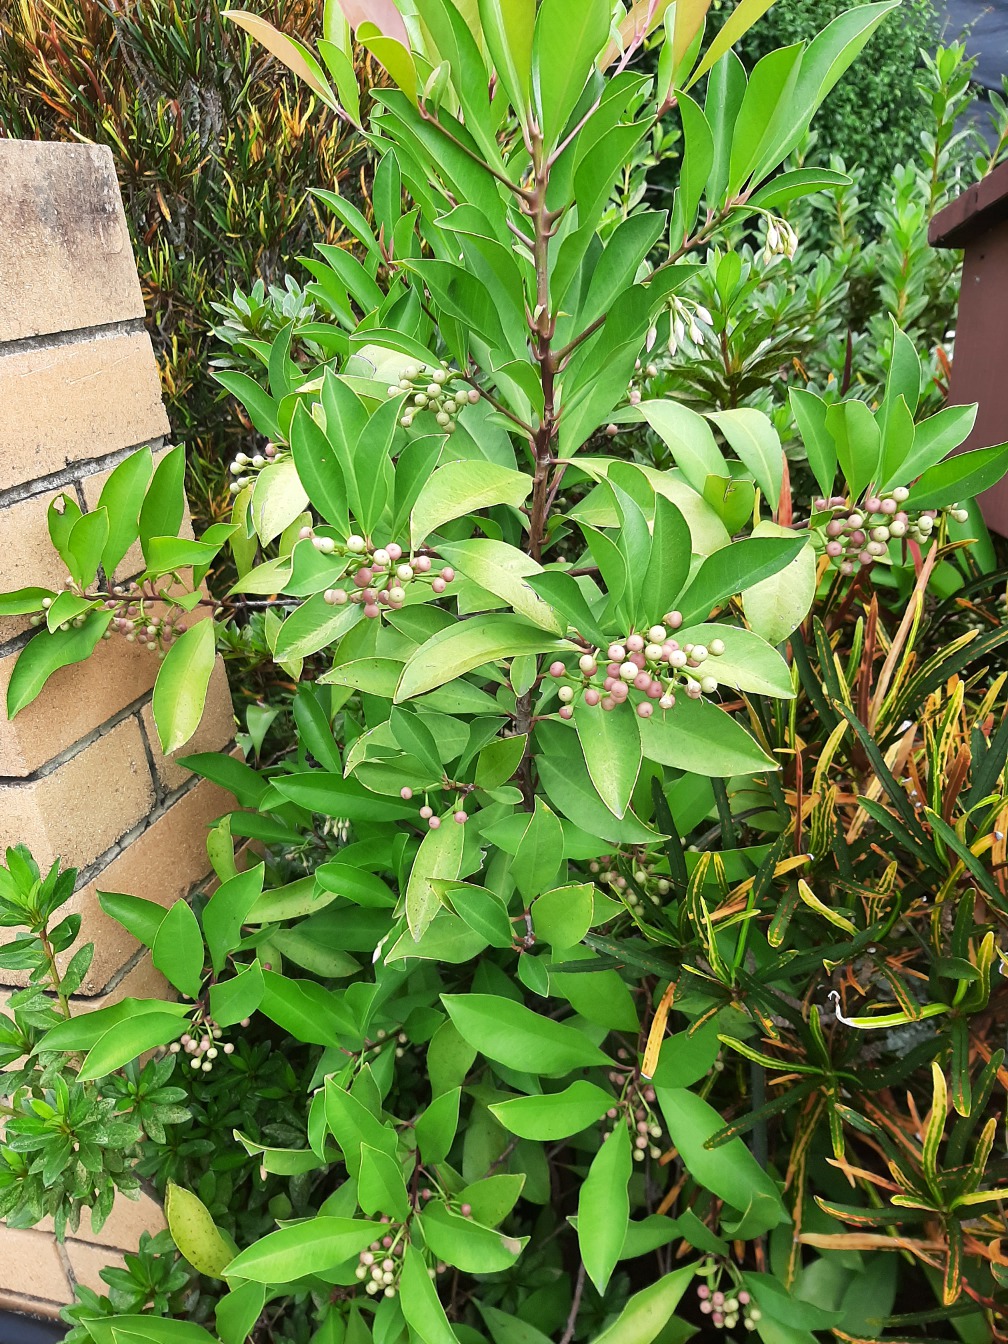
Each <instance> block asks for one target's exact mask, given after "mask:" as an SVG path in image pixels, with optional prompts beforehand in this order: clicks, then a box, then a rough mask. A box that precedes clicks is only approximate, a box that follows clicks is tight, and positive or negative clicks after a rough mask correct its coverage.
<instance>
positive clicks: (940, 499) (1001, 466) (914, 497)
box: [907, 443, 1008, 509]
mask: <svg viewBox="0 0 1008 1344" xmlns="http://www.w3.org/2000/svg"><path fill="white" fill-rule="evenodd" d="M1006 467H1008V444H1005V443H1001V444H997V445H996V446H994V447H992V448H975V449H973V450H972V451H971V452H968V453H957V454H956V456H955V457H952V458H950V459H949V460H948V461H947V462H939V463H938V464H937V465H936V466H933V467H929V468H928V470H927V471H925V472H924V474H923V476H921V478H920V480H919V481H918V482H917V483H916V485H914V486H913V487H912V488H911V491H910V498H909V500H908V501H907V505H908V507H910V508H914V509H934V508H947V507H948V506H949V505H950V504H952V503H962V502H964V501H965V500H967V499H972V498H973V497H974V496H975V495H979V494H981V493H982V492H983V491H984V490H988V489H989V488H990V487H991V486H992V485H995V484H996V483H997V482H998V481H999V480H1000V479H1001V478H1002V476H1004V474H1005V469H1006Z"/></svg>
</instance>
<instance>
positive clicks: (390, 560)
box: [300, 527, 455, 619]
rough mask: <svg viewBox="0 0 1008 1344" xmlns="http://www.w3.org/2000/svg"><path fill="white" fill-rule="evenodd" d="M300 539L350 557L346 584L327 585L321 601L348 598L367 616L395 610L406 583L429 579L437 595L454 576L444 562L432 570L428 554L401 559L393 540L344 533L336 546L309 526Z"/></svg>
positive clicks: (342, 603)
mask: <svg viewBox="0 0 1008 1344" xmlns="http://www.w3.org/2000/svg"><path fill="white" fill-rule="evenodd" d="M300 539H301V540H302V541H308V540H309V539H310V540H311V541H312V543H313V544H314V546H315V548H316V549H317V550H319V551H321V552H322V553H323V554H324V555H331V554H332V553H333V552H334V551H337V550H339V549H342V551H343V552H344V554H346V555H347V556H349V557H350V559H351V569H352V573H351V576H350V586H349V587H346V588H327V589H326V591H325V593H324V598H325V601H326V602H328V603H329V605H330V606H331V607H342V606H345V605H346V604H347V603H348V602H355V603H361V604H363V607H364V615H365V616H368V617H370V618H371V619H374V618H375V617H378V616H380V615H381V610H382V607H386V608H388V610H389V611H398V610H399V609H400V607H401V606H402V605H403V603H404V602H405V601H406V588H407V585H408V584H411V583H413V582H414V580H416V579H422V580H427V581H429V582H430V586H431V592H433V593H434V594H435V595H436V596H438V597H440V596H441V594H442V593H443V592H444V591H445V589H446V588H447V587H448V585H449V584H450V583H451V582H452V580H453V579H454V578H455V571H454V570H453V569H452V567H451V565H445V566H444V568H443V569H441V570H440V571H438V572H437V573H433V561H432V560H431V557H430V556H429V555H426V554H422V555H414V556H413V557H412V558H411V559H409V560H404V559H403V548H402V547H401V546H400V545H399V543H398V542H397V541H389V542H386V544H385V545H384V546H374V547H372V546H371V545H370V544H369V543H368V542H367V541H365V539H364V538H363V537H359V536H357V535H356V534H354V535H352V536H349V537H347V539H346V543H345V545H344V546H343V547H342V548H340V547H338V546H337V544H336V542H335V541H333V539H332V537H317V536H316V535H315V532H314V530H313V529H312V528H310V527H303V528H302V529H301V532H300Z"/></svg>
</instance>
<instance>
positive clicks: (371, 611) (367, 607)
mask: <svg viewBox="0 0 1008 1344" xmlns="http://www.w3.org/2000/svg"><path fill="white" fill-rule="evenodd" d="M364 615H365V616H367V617H368V618H369V619H371V620H374V618H375V617H376V616H380V615H381V607H379V606H378V604H377V602H365V603H364Z"/></svg>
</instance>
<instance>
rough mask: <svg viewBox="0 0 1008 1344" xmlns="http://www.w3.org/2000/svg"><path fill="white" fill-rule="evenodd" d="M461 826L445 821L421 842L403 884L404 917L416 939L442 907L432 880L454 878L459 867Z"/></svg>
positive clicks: (462, 842) (462, 838)
mask: <svg viewBox="0 0 1008 1344" xmlns="http://www.w3.org/2000/svg"><path fill="white" fill-rule="evenodd" d="M463 829H464V828H463V827H462V826H459V825H458V824H457V823H456V822H455V821H453V820H451V819H450V818H449V819H448V820H445V821H443V822H442V824H441V825H440V826H439V827H438V828H437V830H433V831H428V832H427V834H426V835H425V836H424V838H423V840H422V841H421V843H420V848H419V849H418V850H417V855H416V858H415V859H414V860H413V867H412V868H411V869H410V875H409V882H408V884H407V886H406V920H407V923H408V924H409V929H410V933H412V935H413V937H414V939H415V940H416V941H418V942H419V940H420V938H421V937H422V936H423V934H424V931H425V930H426V928H427V926H428V925H429V924H430V922H431V920H432V919H433V918H434V916H435V915H436V914H437V912H438V910H439V909H440V906H441V897H440V896H439V894H438V891H437V888H436V886H435V882H437V881H445V880H447V881H454V880H455V879H456V878H457V877H458V875H459V873H460V871H461V869H462V848H463V844H464V836H463Z"/></svg>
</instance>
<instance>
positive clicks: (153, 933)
mask: <svg viewBox="0 0 1008 1344" xmlns="http://www.w3.org/2000/svg"><path fill="white" fill-rule="evenodd" d="M98 904H99V905H100V906H101V908H102V909H103V910H104V911H105V913H106V914H107V915H108V917H109V918H110V919H114V920H115V921H116V923H118V924H121V925H122V926H123V928H124V929H125V930H126V931H127V933H131V934H132V935H133V937H134V938H136V940H137V941H138V942H140V943H143V944H144V946H145V947H153V946H154V939H155V938H156V937H157V931H158V929H159V928H160V927H161V925H162V924H163V923H164V917H165V914H166V913H167V912H166V910H165V907H164V906H163V905H159V904H158V902H157V901H147V900H144V898H143V897H142V896H126V895H122V894H120V893H118V892H112V891H99V893H98Z"/></svg>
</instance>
